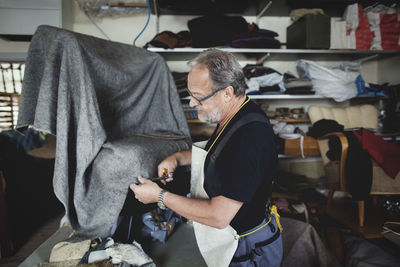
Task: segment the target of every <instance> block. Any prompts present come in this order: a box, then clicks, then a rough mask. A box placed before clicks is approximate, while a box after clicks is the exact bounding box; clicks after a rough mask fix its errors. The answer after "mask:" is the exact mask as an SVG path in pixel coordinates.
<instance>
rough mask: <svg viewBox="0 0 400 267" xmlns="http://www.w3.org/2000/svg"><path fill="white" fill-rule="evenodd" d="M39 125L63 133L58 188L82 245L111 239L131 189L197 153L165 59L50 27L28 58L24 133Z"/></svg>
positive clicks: (36, 37) (41, 31)
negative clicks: (176, 158) (169, 160)
mask: <svg viewBox="0 0 400 267" xmlns="http://www.w3.org/2000/svg"><path fill="white" fill-rule="evenodd" d="M29 125H33V127H34V128H36V129H38V130H41V131H44V132H48V133H52V134H55V135H56V136H57V147H56V160H55V170H54V179H53V184H54V191H55V193H56V195H57V197H58V198H59V199H60V201H61V202H62V203H63V204H64V206H65V208H66V212H67V216H68V219H69V220H70V222H71V224H72V226H73V228H74V230H75V231H76V235H75V236H76V238H77V239H78V240H79V239H82V240H83V239H93V238H95V237H98V236H104V235H106V234H107V233H108V231H109V230H110V229H111V227H112V226H113V224H114V222H115V221H116V220H117V218H118V214H119V211H120V210H121V208H122V205H123V202H124V200H125V197H126V193H127V192H128V186H129V184H130V183H132V182H135V181H136V177H137V176H138V175H144V176H147V175H149V176H150V175H151V176H152V175H155V174H156V166H157V164H158V163H159V161H160V160H161V159H162V158H164V157H166V156H167V155H169V154H171V153H173V152H175V151H179V150H183V149H188V148H189V147H190V138H189V130H188V126H187V123H186V119H185V116H184V113H183V110H182V106H181V104H180V101H179V96H178V93H177V90H176V88H175V85H174V82H173V79H172V76H171V74H170V72H169V70H168V67H167V66H166V64H165V62H164V61H163V59H162V58H161V57H160V56H159V55H158V54H156V53H152V52H148V51H146V50H144V49H141V48H136V47H132V46H130V45H125V44H120V43H115V42H110V41H106V40H102V39H99V38H94V37H91V36H87V35H83V34H78V33H74V32H69V31H66V30H62V29H58V28H54V27H49V26H40V27H39V28H38V29H37V31H36V33H35V35H34V36H33V39H32V41H31V44H30V47H29V51H28V58H27V62H26V69H25V75H24V82H23V89H22V94H21V100H20V107H19V116H18V123H17V127H16V128H17V129H24V128H25V127H26V126H29ZM143 135H152V136H151V137H149V136H147V137H146V136H143ZM170 136H178V137H177V138H175V139H173V138H168V137H170Z"/></svg>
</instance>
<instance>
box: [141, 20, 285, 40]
mask: <svg viewBox="0 0 400 267" xmlns="http://www.w3.org/2000/svg"><path fill="white" fill-rule="evenodd" d="M188 28H189V31H180V32H178V33H176V34H175V33H173V32H171V31H163V32H161V33H159V34H157V35H156V36H155V37H154V38H153V39H152V40H151V41H150V42H148V43H147V44H146V45H145V47H146V48H148V47H162V48H178V47H185V46H192V47H200V48H203V47H214V46H224V47H235V48H280V46H281V43H280V42H279V41H278V40H277V39H275V37H278V33H276V32H274V31H270V30H267V29H260V28H259V27H258V26H257V25H256V24H254V23H251V24H250V23H248V22H246V20H245V19H244V18H243V17H241V16H222V15H221V16H219V15H209V16H203V17H197V18H194V19H192V20H189V21H188Z"/></svg>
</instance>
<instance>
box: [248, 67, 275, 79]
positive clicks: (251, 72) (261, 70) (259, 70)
mask: <svg viewBox="0 0 400 267" xmlns="http://www.w3.org/2000/svg"><path fill="white" fill-rule="evenodd" d="M243 73H244V76H245V77H246V78H247V79H250V78H252V77H258V76H263V75H266V74H271V73H278V74H280V75H281V73H280V72H279V71H277V70H274V69H272V68H269V67H265V66H263V65H262V64H247V65H246V66H244V67H243Z"/></svg>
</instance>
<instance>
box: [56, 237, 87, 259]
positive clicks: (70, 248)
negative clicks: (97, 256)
mask: <svg viewBox="0 0 400 267" xmlns="http://www.w3.org/2000/svg"><path fill="white" fill-rule="evenodd" d="M90 244H91V240H83V241H81V242H76V243H72V242H66V241H63V242H60V243H57V244H56V245H55V246H54V247H53V249H52V250H51V254H50V259H49V262H60V261H66V260H80V259H82V257H83V255H85V253H86V252H87V251H88V250H89V249H90Z"/></svg>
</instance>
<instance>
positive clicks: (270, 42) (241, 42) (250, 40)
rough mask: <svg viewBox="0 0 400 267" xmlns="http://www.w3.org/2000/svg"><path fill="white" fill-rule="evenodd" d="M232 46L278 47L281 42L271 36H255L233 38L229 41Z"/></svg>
mask: <svg viewBox="0 0 400 267" xmlns="http://www.w3.org/2000/svg"><path fill="white" fill-rule="evenodd" d="M231 47H234V48H280V47H281V42H279V41H278V40H276V39H275V38H271V37H264V36H255V37H247V38H246V37H245V38H240V39H235V40H233V41H232V42H231Z"/></svg>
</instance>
